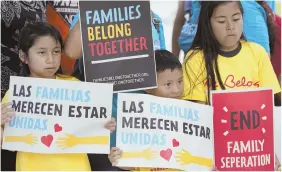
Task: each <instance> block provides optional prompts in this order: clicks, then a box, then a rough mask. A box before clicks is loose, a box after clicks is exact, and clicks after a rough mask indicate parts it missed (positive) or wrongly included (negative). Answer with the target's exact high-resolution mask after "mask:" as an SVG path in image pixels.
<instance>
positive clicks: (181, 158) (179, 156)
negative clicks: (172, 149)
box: [175, 149, 212, 167]
mask: <svg viewBox="0 0 282 172" xmlns="http://www.w3.org/2000/svg"><path fill="white" fill-rule="evenodd" d="M175 158H176V162H178V163H180V165H181V166H182V165H188V164H198V165H202V166H206V167H212V159H209V158H204V157H199V156H193V155H192V154H191V153H190V152H188V151H186V150H184V149H182V151H181V152H176V156H175Z"/></svg>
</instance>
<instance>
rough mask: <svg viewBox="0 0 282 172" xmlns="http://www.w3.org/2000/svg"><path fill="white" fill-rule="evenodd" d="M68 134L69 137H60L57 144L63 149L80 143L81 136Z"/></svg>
mask: <svg viewBox="0 0 282 172" xmlns="http://www.w3.org/2000/svg"><path fill="white" fill-rule="evenodd" d="M66 136H67V138H61V137H60V138H58V139H57V142H56V144H57V146H58V147H61V148H62V149H67V148H70V147H73V146H76V145H77V144H79V138H77V137H76V136H74V135H71V134H67V133H66Z"/></svg>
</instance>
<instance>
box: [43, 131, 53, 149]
mask: <svg viewBox="0 0 282 172" xmlns="http://www.w3.org/2000/svg"><path fill="white" fill-rule="evenodd" d="M41 142H42V143H43V144H44V145H46V146H47V147H50V146H51V144H52V142H53V136H52V135H51V134H49V135H47V136H42V137H41Z"/></svg>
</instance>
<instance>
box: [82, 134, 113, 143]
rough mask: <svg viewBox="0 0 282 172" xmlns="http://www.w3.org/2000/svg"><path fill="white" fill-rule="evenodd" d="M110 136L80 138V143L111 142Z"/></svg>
mask: <svg viewBox="0 0 282 172" xmlns="http://www.w3.org/2000/svg"><path fill="white" fill-rule="evenodd" d="M109 140H110V139H109V137H108V136H91V137H82V138H79V144H95V145H105V144H108V143H109Z"/></svg>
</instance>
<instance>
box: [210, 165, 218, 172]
mask: <svg viewBox="0 0 282 172" xmlns="http://www.w3.org/2000/svg"><path fill="white" fill-rule="evenodd" d="M211 171H219V170H218V169H217V168H216V167H215V166H212V169H211Z"/></svg>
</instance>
